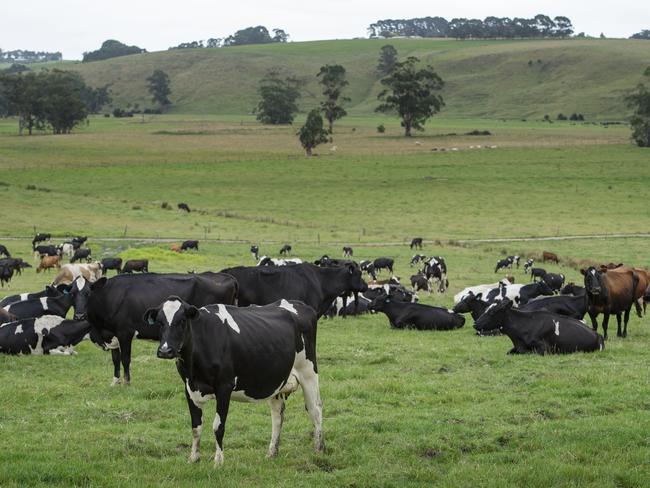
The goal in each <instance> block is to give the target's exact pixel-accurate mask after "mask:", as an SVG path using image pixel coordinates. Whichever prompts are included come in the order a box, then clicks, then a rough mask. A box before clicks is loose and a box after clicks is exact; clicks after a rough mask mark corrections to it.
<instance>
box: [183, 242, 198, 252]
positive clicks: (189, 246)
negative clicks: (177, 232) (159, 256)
mask: <svg viewBox="0 0 650 488" xmlns="http://www.w3.org/2000/svg"><path fill="white" fill-rule="evenodd" d="M189 249H194V250H195V251H198V250H199V241H183V243H182V244H181V251H187V250H189Z"/></svg>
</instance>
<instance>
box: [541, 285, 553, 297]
mask: <svg viewBox="0 0 650 488" xmlns="http://www.w3.org/2000/svg"><path fill="white" fill-rule="evenodd" d="M537 291H539V293H540V295H545V296H547V297H550V296H551V295H555V292H553V289H552V288H551V287H550V286H548V284H547V283H546V281H540V282H538V283H537Z"/></svg>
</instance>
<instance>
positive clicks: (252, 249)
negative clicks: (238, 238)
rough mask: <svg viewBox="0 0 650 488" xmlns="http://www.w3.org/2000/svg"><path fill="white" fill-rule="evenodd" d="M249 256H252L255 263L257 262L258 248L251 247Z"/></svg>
mask: <svg viewBox="0 0 650 488" xmlns="http://www.w3.org/2000/svg"><path fill="white" fill-rule="evenodd" d="M251 254H252V255H253V259H255V261H258V260H259V254H260V248H259V246H251Z"/></svg>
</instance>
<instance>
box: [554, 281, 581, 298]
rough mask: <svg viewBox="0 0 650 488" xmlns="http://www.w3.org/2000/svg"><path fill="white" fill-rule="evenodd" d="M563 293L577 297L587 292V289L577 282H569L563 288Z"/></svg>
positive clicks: (561, 292)
mask: <svg viewBox="0 0 650 488" xmlns="http://www.w3.org/2000/svg"><path fill="white" fill-rule="evenodd" d="M560 294H561V295H575V296H577V297H583V296H585V295H586V294H587V290H585V288H584V287H583V286H578V285H576V284H575V283H569V284H568V285H566V286H565V287H564V288H562V290H560Z"/></svg>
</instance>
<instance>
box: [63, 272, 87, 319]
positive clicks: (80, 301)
mask: <svg viewBox="0 0 650 488" xmlns="http://www.w3.org/2000/svg"><path fill="white" fill-rule="evenodd" d="M90 285H91V284H90V282H88V280H86V278H84V277H83V276H79V277H78V278H76V279H75V280H74V281H73V282H72V283H70V284H69V285H68V286H66V287H64V288H62V291H63V294H64V295H70V296H72V300H73V305H74V319H75V320H85V319H86V317H87V316H88V313H87V310H88V298H89V297H90V292H91V289H90Z"/></svg>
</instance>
